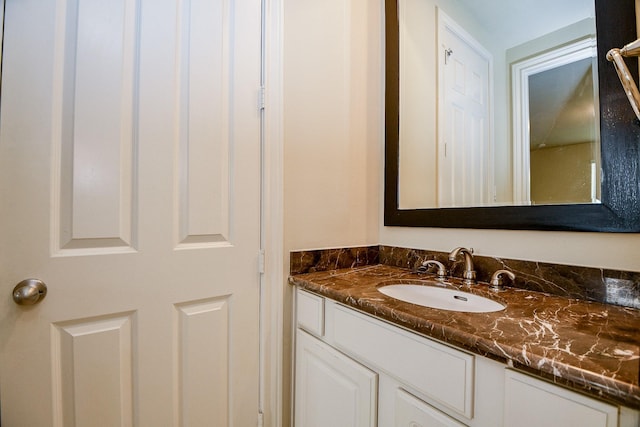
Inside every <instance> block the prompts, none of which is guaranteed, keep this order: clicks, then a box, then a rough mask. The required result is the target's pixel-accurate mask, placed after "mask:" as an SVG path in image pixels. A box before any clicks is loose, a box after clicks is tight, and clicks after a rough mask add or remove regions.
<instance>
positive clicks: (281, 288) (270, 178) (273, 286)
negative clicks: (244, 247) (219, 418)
mask: <svg viewBox="0 0 640 427" xmlns="http://www.w3.org/2000/svg"><path fill="white" fill-rule="evenodd" d="M262 16H263V63H262V67H263V85H264V87H265V98H266V99H265V109H264V111H263V129H262V135H263V137H262V147H263V148H262V174H263V176H262V183H263V184H262V236H261V240H262V248H263V250H264V252H265V262H264V274H263V275H262V283H261V295H260V307H261V313H260V323H261V325H260V348H261V356H260V401H259V404H260V411H261V412H262V414H264V425H265V426H272V427H279V426H282V422H283V414H282V410H283V406H282V397H283V386H284V385H283V374H284V368H285V367H284V366H283V363H284V355H283V350H284V348H283V346H284V335H283V334H284V330H283V327H284V306H283V304H284V292H285V290H286V287H285V278H286V276H285V275H286V274H287V273H288V272H286V271H285V266H284V252H283V251H284V240H283V239H284V204H283V197H284V196H283V193H284V172H283V167H284V155H283V153H284V138H283V135H282V127H283V106H282V87H283V82H282V78H283V64H282V42H283V39H282V37H283V35H282V26H283V17H282V16H283V0H263V14H262Z"/></svg>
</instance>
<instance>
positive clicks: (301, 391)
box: [295, 330, 378, 427]
mask: <svg viewBox="0 0 640 427" xmlns="http://www.w3.org/2000/svg"><path fill="white" fill-rule="evenodd" d="M296 339H297V342H296V379H295V387H296V388H295V426H296V427H329V426H331V427H365V426H366V427H374V426H375V425H376V408H377V383H378V381H377V374H376V373H375V372H372V371H370V370H369V369H367V368H365V367H364V366H362V365H360V364H359V363H357V362H355V361H354V360H352V359H350V358H348V357H347V356H345V355H343V354H342V353H340V352H338V351H336V350H334V349H332V348H331V347H329V346H328V345H326V344H324V343H323V342H321V341H319V340H318V339H316V338H313V337H312V336H310V335H309V334H307V333H306V332H303V331H301V330H298V332H297V334H296Z"/></svg>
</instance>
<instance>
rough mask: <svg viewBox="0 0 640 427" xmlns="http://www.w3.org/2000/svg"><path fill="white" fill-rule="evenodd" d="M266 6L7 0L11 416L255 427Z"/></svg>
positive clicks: (35, 422) (1, 330) (4, 258)
mask: <svg viewBox="0 0 640 427" xmlns="http://www.w3.org/2000/svg"><path fill="white" fill-rule="evenodd" d="M260 14H261V5H260V1H259V0H181V1H177V2H176V1H170V0H112V1H108V2H107V1H102V0H58V1H55V2H54V1H51V2H43V1H37V0H7V1H6V12H5V15H6V24H5V34H4V58H3V64H2V65H3V76H2V100H1V102H2V103H1V118H0V119H1V131H0V132H1V133H0V200H1V203H0V236H1V237H0V292H2V295H3V296H2V297H1V298H0V316H1V326H0V355H1V360H0V385H1V387H0V401H1V404H2V412H1V413H2V425H3V426H5V427H12V426H38V427H45V426H65V427H66V426H130V425H139V426H154V427H155V426H169V425H171V426H174V425H175V426H178V425H183V426H226V425H235V426H250V425H255V424H256V420H257V411H258V374H259V373H258V364H259V363H258V362H259V356H258V353H259V348H258V343H259V339H258V330H259V324H258V321H259V319H258V312H259V274H258V269H257V260H258V251H259V245H260V238H259V233H260V230H259V226H260V216H259V215H260V114H259V110H258V106H257V98H258V96H257V95H258V88H259V85H260V19H261V15H260ZM27 277H36V278H39V279H42V280H43V281H44V282H45V283H46V284H47V285H48V294H47V296H46V298H45V299H44V300H43V301H42V302H41V303H39V304H37V305H34V306H31V307H22V306H18V305H16V304H15V303H14V302H13V301H12V300H11V293H12V289H13V286H14V285H15V284H16V283H18V282H19V281H21V280H22V279H25V278H27Z"/></svg>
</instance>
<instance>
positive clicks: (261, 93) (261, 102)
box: [258, 86, 266, 110]
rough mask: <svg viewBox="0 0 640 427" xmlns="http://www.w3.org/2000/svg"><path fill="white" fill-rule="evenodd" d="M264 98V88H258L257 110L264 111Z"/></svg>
mask: <svg viewBox="0 0 640 427" xmlns="http://www.w3.org/2000/svg"><path fill="white" fill-rule="evenodd" d="M265 98H266V91H265V88H264V86H260V91H259V92H258V110H264V108H265Z"/></svg>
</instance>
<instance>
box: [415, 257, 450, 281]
mask: <svg viewBox="0 0 640 427" xmlns="http://www.w3.org/2000/svg"><path fill="white" fill-rule="evenodd" d="M432 265H435V266H436V267H438V272H437V273H436V277H437V280H438V281H444V280H445V279H446V278H447V273H448V272H447V269H446V268H445V266H444V264H442V263H441V262H440V261H436V260H434V259H430V260H427V261H425V262H423V263H422V265H421V266H420V267H418V269H417V273H426V272H427V271H428V270H429V268H430V267H431V266H432Z"/></svg>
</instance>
